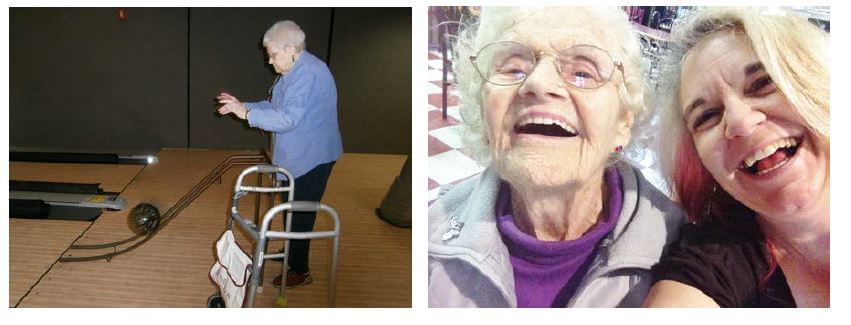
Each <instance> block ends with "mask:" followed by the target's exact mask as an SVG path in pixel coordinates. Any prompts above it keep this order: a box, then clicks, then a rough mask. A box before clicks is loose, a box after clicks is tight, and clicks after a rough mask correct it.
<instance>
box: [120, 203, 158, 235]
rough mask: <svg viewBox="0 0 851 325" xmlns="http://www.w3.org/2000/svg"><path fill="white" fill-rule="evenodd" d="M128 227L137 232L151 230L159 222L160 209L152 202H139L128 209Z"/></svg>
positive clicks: (155, 227)
mask: <svg viewBox="0 0 851 325" xmlns="http://www.w3.org/2000/svg"><path fill="white" fill-rule="evenodd" d="M128 221H129V222H128V223H129V225H130V229H131V230H133V232H135V233H137V234H142V233H147V232H151V231H153V230H154V229H157V226H158V225H159V224H160V210H159V209H157V207H155V206H154V205H153V204H150V203H140V204H138V205H136V206H135V207H133V209H132V210H130V215H129V218H128Z"/></svg>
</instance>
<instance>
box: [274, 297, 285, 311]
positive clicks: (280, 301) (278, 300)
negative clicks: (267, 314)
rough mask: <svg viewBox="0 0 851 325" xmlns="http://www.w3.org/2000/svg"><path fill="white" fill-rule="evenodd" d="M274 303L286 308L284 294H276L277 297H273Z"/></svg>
mask: <svg viewBox="0 0 851 325" xmlns="http://www.w3.org/2000/svg"><path fill="white" fill-rule="evenodd" d="M275 305H278V307H281V308H286V307H287V297H286V296H278V298H276V299H275Z"/></svg>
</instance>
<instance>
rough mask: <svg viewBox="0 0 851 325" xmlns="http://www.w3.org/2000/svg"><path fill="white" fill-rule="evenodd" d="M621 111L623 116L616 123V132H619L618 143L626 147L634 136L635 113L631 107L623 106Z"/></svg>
mask: <svg viewBox="0 0 851 325" xmlns="http://www.w3.org/2000/svg"><path fill="white" fill-rule="evenodd" d="M621 111H622V113H621V114H620V115H621V116H620V118H618V121H617V124H616V125H615V132H617V143H618V145H621V146H624V147H626V145H627V144H628V143H629V140H630V138H631V137H632V124H633V123H634V122H635V114H633V113H632V110H631V109H629V108H623V109H622V110H621Z"/></svg>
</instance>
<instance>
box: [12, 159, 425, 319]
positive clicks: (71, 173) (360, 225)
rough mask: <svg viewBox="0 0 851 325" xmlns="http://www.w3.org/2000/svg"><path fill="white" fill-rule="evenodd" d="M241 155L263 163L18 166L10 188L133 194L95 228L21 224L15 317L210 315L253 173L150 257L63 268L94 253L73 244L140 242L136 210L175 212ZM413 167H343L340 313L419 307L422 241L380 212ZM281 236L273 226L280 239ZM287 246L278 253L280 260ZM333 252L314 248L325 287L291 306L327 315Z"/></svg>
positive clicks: (15, 256) (319, 282)
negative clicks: (416, 249) (234, 205)
mask: <svg viewBox="0 0 851 325" xmlns="http://www.w3.org/2000/svg"><path fill="white" fill-rule="evenodd" d="M236 154H253V152H245V151H219V150H187V149H163V150H162V151H161V152H160V153H159V162H157V163H155V164H152V165H147V166H133V165H85V164H48V163H20V162H11V163H10V168H9V178H10V179H13V180H38V181H53V182H77V183H101V187H102V188H103V189H104V191H108V192H121V196H122V197H124V198H125V199H126V200H127V207H128V208H127V209H125V210H123V211H107V212H104V213H103V215H101V216H100V218H98V219H97V220H96V221H94V222H78V221H56V220H49V221H46V220H28V219H12V218H10V219H9V244H10V246H9V307H205V306H206V301H207V297H208V296H210V295H211V294H212V293H214V292H215V290H216V288H215V287H214V285H213V284H212V282H211V281H210V278H209V275H208V274H209V271H210V267H211V266H212V265H213V263H214V262H215V260H214V244H215V242H216V240H217V239H218V238H219V236H220V235H221V234H222V232H223V231H224V230H225V226H226V221H227V214H226V213H227V212H228V209H229V206H230V203H231V195H232V191H233V184H234V181H235V179H236V176H237V175H238V174H239V172H240V171H241V170H242V168H243V167H241V166H238V167H235V168H232V169H231V170H229V171H228V172H227V173H225V174H224V176H223V177H222V181H221V183H219V184H213V185H212V186H211V187H210V188H209V189H208V190H207V191H206V192H204V193H203V194H202V195H201V196H199V197H198V198H197V199H196V200H195V201H194V202H193V203H192V204H190V205H189V206H188V207H187V208H186V209H184V210H183V211H182V212H181V213H180V214H179V215H177V216H176V217H175V219H173V220H172V221H171V222H170V223H169V224H168V225H167V226H166V227H165V228H163V229H162V230H161V231H160V232H159V233H158V234H157V235H156V236H155V237H154V238H153V239H151V240H150V241H148V242H147V243H145V244H144V245H142V246H140V247H139V248H137V249H135V250H133V251H131V252H129V253H127V254H124V255H120V256H117V257H115V258H113V259H111V260H110V261H106V260H99V261H92V262H60V261H59V258H60V257H61V256H63V254H65V256H79V255H80V254H84V253H81V252H78V251H79V250H69V247H70V245H72V244H100V243H105V242H112V241H116V240H120V239H124V238H127V237H130V236H131V235H132V232H131V230H130V229H129V227H128V224H127V213H128V211H129V209H130V208H131V207H133V206H135V205H137V204H139V203H141V202H149V203H153V204H154V205H156V206H157V207H159V209H160V211H165V210H168V208H169V207H171V206H172V205H173V204H174V203H175V202H177V201H178V200H179V199H180V198H181V197H182V196H183V195H184V194H185V193H186V192H187V191H189V189H191V188H192V187H193V186H194V185H195V184H196V183H197V182H198V181H199V180H201V179H202V178H203V177H204V176H206V175H207V173H209V172H210V170H211V169H213V168H214V167H215V166H216V165H217V164H218V163H219V162H221V161H222V160H224V159H225V158H227V157H228V156H231V155H236ZM404 162H405V156H398V155H377V154H349V153H347V154H343V156H342V157H341V158H340V160H338V161H337V164H336V165H335V166H334V169H333V172H332V174H331V178H330V180H329V183H328V186H327V189H326V192H325V195H324V198H323V200H322V202H323V203H324V204H326V205H329V206H332V207H334V208H335V209H336V210H337V212H338V213H339V216H340V220H341V240H340V257H339V268H338V273H337V293H336V305H337V306H338V307H410V306H411V231H410V229H400V228H396V227H393V226H390V225H389V224H387V223H385V222H383V221H381V220H380V219H378V218H377V217H376V216H375V213H374V210H375V208H377V207H378V206H379V205H380V204H381V200H382V199H383V198H384V195H385V194H386V192H387V189H388V188H389V187H390V185H391V184H392V182H393V180H394V178H395V177H396V176H397V175H398V174H399V171H400V169H401V168H402V165H403V164H404ZM296 190H297V189H296ZM260 206H261V214H262V212H264V211H265V210H266V209H267V208H268V206H269V202H268V201H267V200H266V198H265V197H264V198H263V200H261V204H260ZM239 209H240V211H241V212H242V213H243V214H244V215H246V216H251V217H253V216H254V211H255V210H254V209H255V201H254V199H253V198H248V199H243V200H241V201H240V206H239ZM280 225H281V223H280V222H273V229H274V228H280V227H281V226H280ZM330 227H331V223H330V222H329V221H328V219H326V218H323V217H322V216H321V215H320V216H319V217H318V218H317V222H316V230H322V229H329V228H330ZM235 235H236V238H237V242H238V243H239V244H240V245H241V246H242V247H243V248H244V249H249V248H251V241H250V240H249V239H247V237H246V235H245V234H244V233H242V232H239V231H236V232H235ZM280 245H281V243H280V242H273V243H272V244H270V250H277V248H279V247H280ZM330 251H331V241H330V240H314V241H313V242H312V244H311V251H310V267H311V272H312V274H313V276H314V282H313V283H312V284H310V285H307V286H304V287H299V288H295V289H291V290H288V301H289V306H290V307H325V306H326V293H327V288H328V284H329V279H328V278H329V272H328V271H329V264H330ZM106 252H108V251H106ZM98 253H105V252H104V251H100V252H98ZM86 254H87V253H86ZM278 272H280V264H277V263H266V266H265V273H266V279H265V283H266V285H264V286H263V289H262V292H261V293H259V294H258V295H257V299H256V300H255V305H256V306H258V307H272V306H274V301H275V297H276V295H277V289H276V288H274V287H272V286H271V279H272V277H274V275H276V274H279V273H278Z"/></svg>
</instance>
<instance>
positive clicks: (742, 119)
mask: <svg viewBox="0 0 851 325" xmlns="http://www.w3.org/2000/svg"><path fill="white" fill-rule="evenodd" d="M724 106H725V109H724V122H725V123H726V128H725V130H724V135H725V136H726V137H727V138H728V139H734V138H736V137H746V136H749V135H751V133H753V131H754V129H756V127H757V126H758V125H759V124H761V123H762V122H763V121H765V113H763V112H762V111H760V110H758V109H756V108H755V107H753V106H752V105H750V104H748V103H746V102H744V101H742V100H741V98H739V97H738V96H731V97H730V98H729V99H728V100H727V101H726V103H724Z"/></svg>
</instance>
